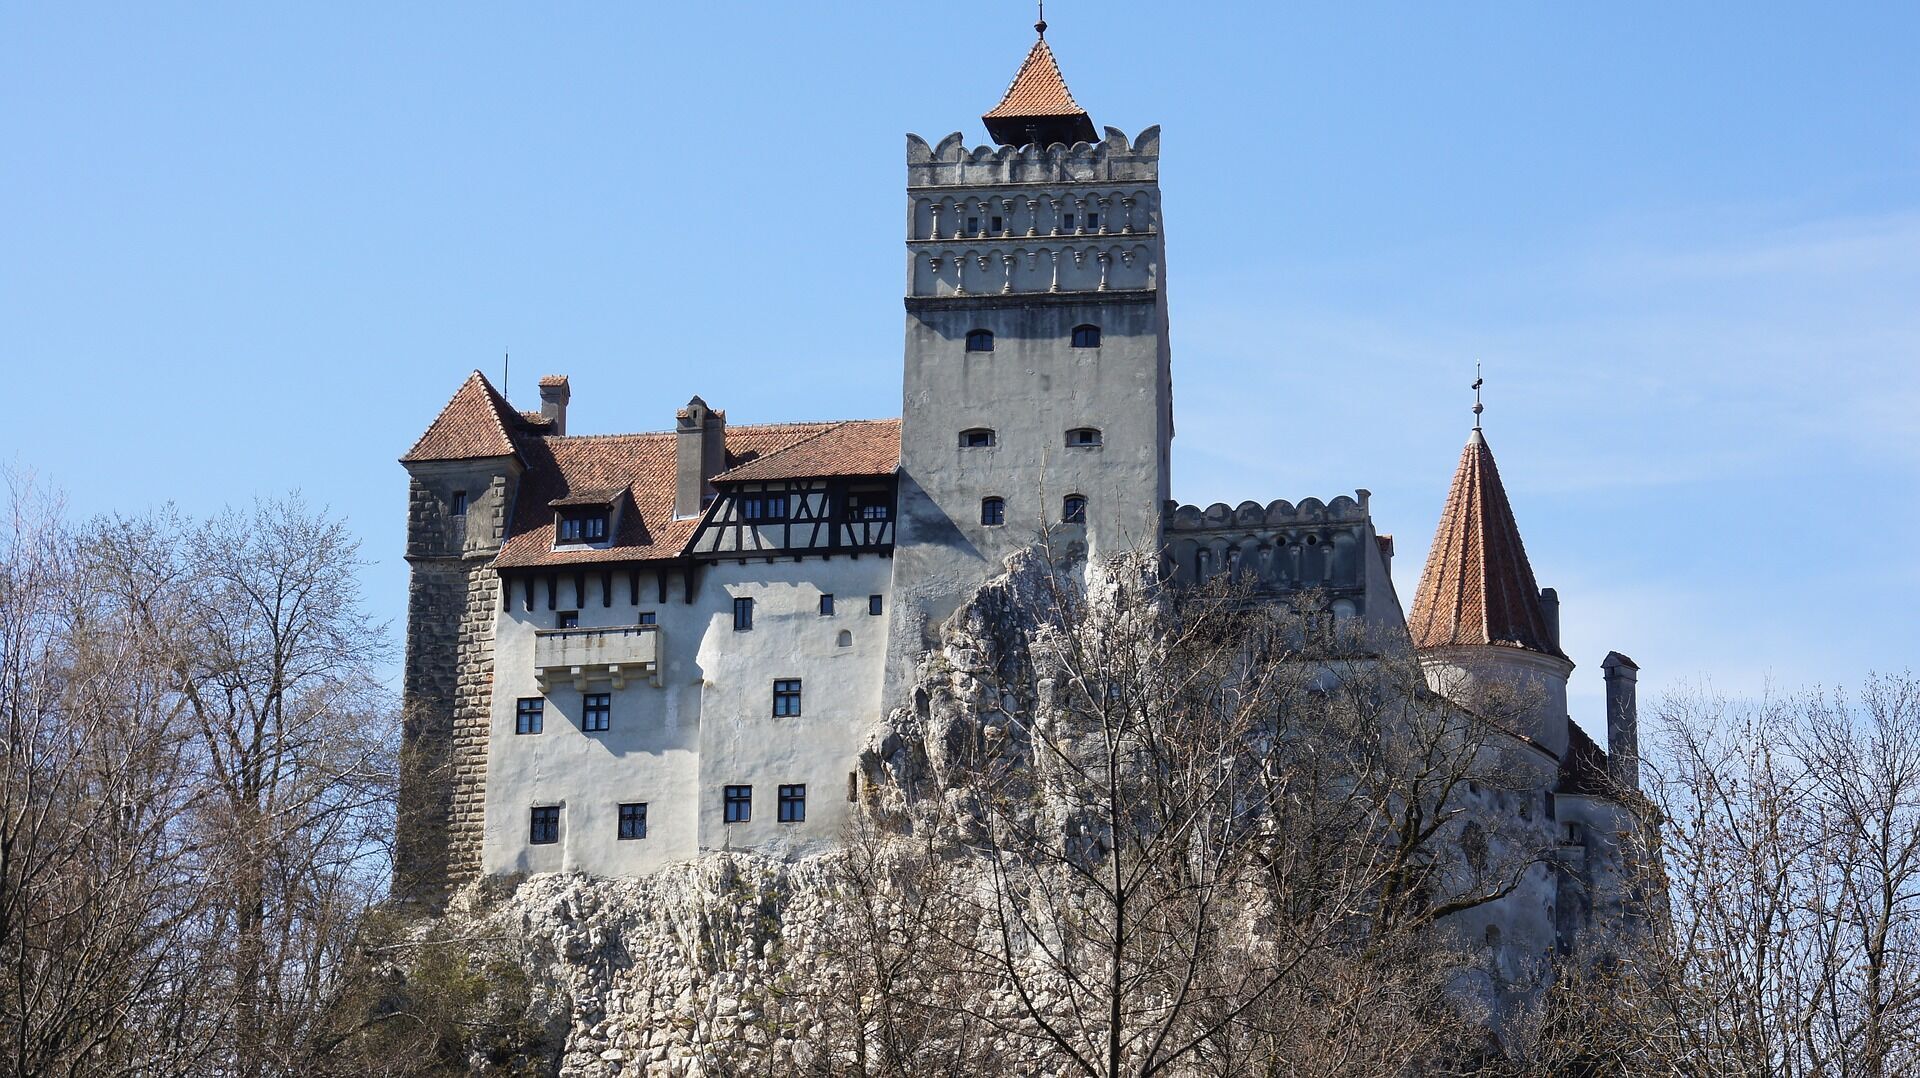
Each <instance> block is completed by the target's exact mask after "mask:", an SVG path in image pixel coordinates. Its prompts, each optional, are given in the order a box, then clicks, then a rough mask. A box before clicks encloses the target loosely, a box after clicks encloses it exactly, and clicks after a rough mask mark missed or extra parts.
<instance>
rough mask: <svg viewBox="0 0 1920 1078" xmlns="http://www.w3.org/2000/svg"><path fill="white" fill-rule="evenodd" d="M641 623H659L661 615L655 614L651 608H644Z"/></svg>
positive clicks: (641, 613)
mask: <svg viewBox="0 0 1920 1078" xmlns="http://www.w3.org/2000/svg"><path fill="white" fill-rule="evenodd" d="M640 624H642V625H656V624H659V615H657V614H655V613H654V612H653V611H651V610H642V611H641V612H640Z"/></svg>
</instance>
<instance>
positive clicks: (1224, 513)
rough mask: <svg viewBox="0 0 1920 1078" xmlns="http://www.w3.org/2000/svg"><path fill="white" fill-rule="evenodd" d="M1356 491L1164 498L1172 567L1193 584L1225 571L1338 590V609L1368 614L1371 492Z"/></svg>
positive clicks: (1261, 581) (1262, 584)
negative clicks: (1197, 500) (1195, 501)
mask: <svg viewBox="0 0 1920 1078" xmlns="http://www.w3.org/2000/svg"><path fill="white" fill-rule="evenodd" d="M1354 493H1355V494H1356V495H1358V497H1357V498H1349V497H1347V496H1346V495H1344V494H1342V495H1340V496H1339V497H1337V498H1335V499H1333V500H1332V501H1330V502H1323V501H1321V500H1320V499H1318V498H1307V499H1304V500H1302V501H1301V502H1300V503H1299V504H1298V505H1296V504H1294V503H1293V502H1289V501H1286V500H1284V499H1282V500H1279V501H1272V502H1268V503H1267V504H1265V505H1262V504H1260V503H1259V502H1252V501H1247V502H1241V503H1240V504H1239V505H1238V506H1229V505H1227V504H1226V503H1224V502H1215V503H1214V504H1212V505H1210V506H1208V507H1206V508H1205V509H1202V508H1200V507H1199V506H1196V505H1177V504H1175V503H1172V502H1169V503H1167V507H1166V514H1165V516H1164V518H1163V520H1162V532H1163V537H1164V542H1165V548H1166V558H1167V562H1168V569H1169V571H1170V574H1171V575H1172V576H1173V577H1174V578H1175V579H1177V580H1182V581H1185V582H1188V583H1198V582H1203V581H1206V580H1209V579H1212V578H1213V577H1215V576H1218V575H1220V574H1221V573H1230V574H1232V575H1233V576H1234V577H1235V578H1244V579H1248V580H1250V581H1251V582H1252V583H1253V584H1254V585H1255V586H1256V587H1257V588H1258V589H1260V590H1262V591H1269V592H1290V591H1297V590H1301V589H1307V588H1317V589H1321V590H1324V591H1327V592H1328V593H1330V594H1332V595H1334V596H1336V597H1337V599H1336V602H1335V611H1336V612H1337V613H1343V614H1360V613H1365V612H1366V608H1367V606H1368V605H1369V604H1367V603H1366V601H1365V600H1366V591H1367V580H1368V571H1367V570H1368V564H1367V563H1368V559H1369V558H1370V557H1371V556H1373V551H1371V550H1370V547H1371V546H1372V545H1373V543H1374V540H1373V521H1372V517H1371V515H1370V514H1369V513H1368V511H1367V499H1368V497H1369V495H1368V492H1367V491H1365V490H1358V491H1355V492H1354Z"/></svg>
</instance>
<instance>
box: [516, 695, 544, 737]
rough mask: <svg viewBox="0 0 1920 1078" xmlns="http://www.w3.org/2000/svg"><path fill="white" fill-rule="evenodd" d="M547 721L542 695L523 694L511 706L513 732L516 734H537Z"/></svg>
mask: <svg viewBox="0 0 1920 1078" xmlns="http://www.w3.org/2000/svg"><path fill="white" fill-rule="evenodd" d="M546 721H547V701H546V699H545V698H544V697H539V696H523V697H521V698H520V702H519V703H517V704H515V705H514V707H513V732H514V733H516V734H537V733H539V732H540V729H541V727H542V726H544V725H546Z"/></svg>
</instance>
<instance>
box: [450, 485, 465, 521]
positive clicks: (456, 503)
mask: <svg viewBox="0 0 1920 1078" xmlns="http://www.w3.org/2000/svg"><path fill="white" fill-rule="evenodd" d="M453 515H454V516H457V517H463V516H466V515H467V492H466V491H464V490H456V491H454V492H453Z"/></svg>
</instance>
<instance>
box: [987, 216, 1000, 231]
mask: <svg viewBox="0 0 1920 1078" xmlns="http://www.w3.org/2000/svg"><path fill="white" fill-rule="evenodd" d="M989 225H990V227H991V228H992V229H993V231H995V232H998V231H1000V218H999V217H997V216H996V217H994V218H993V219H992V220H991V221H990V222H989Z"/></svg>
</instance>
